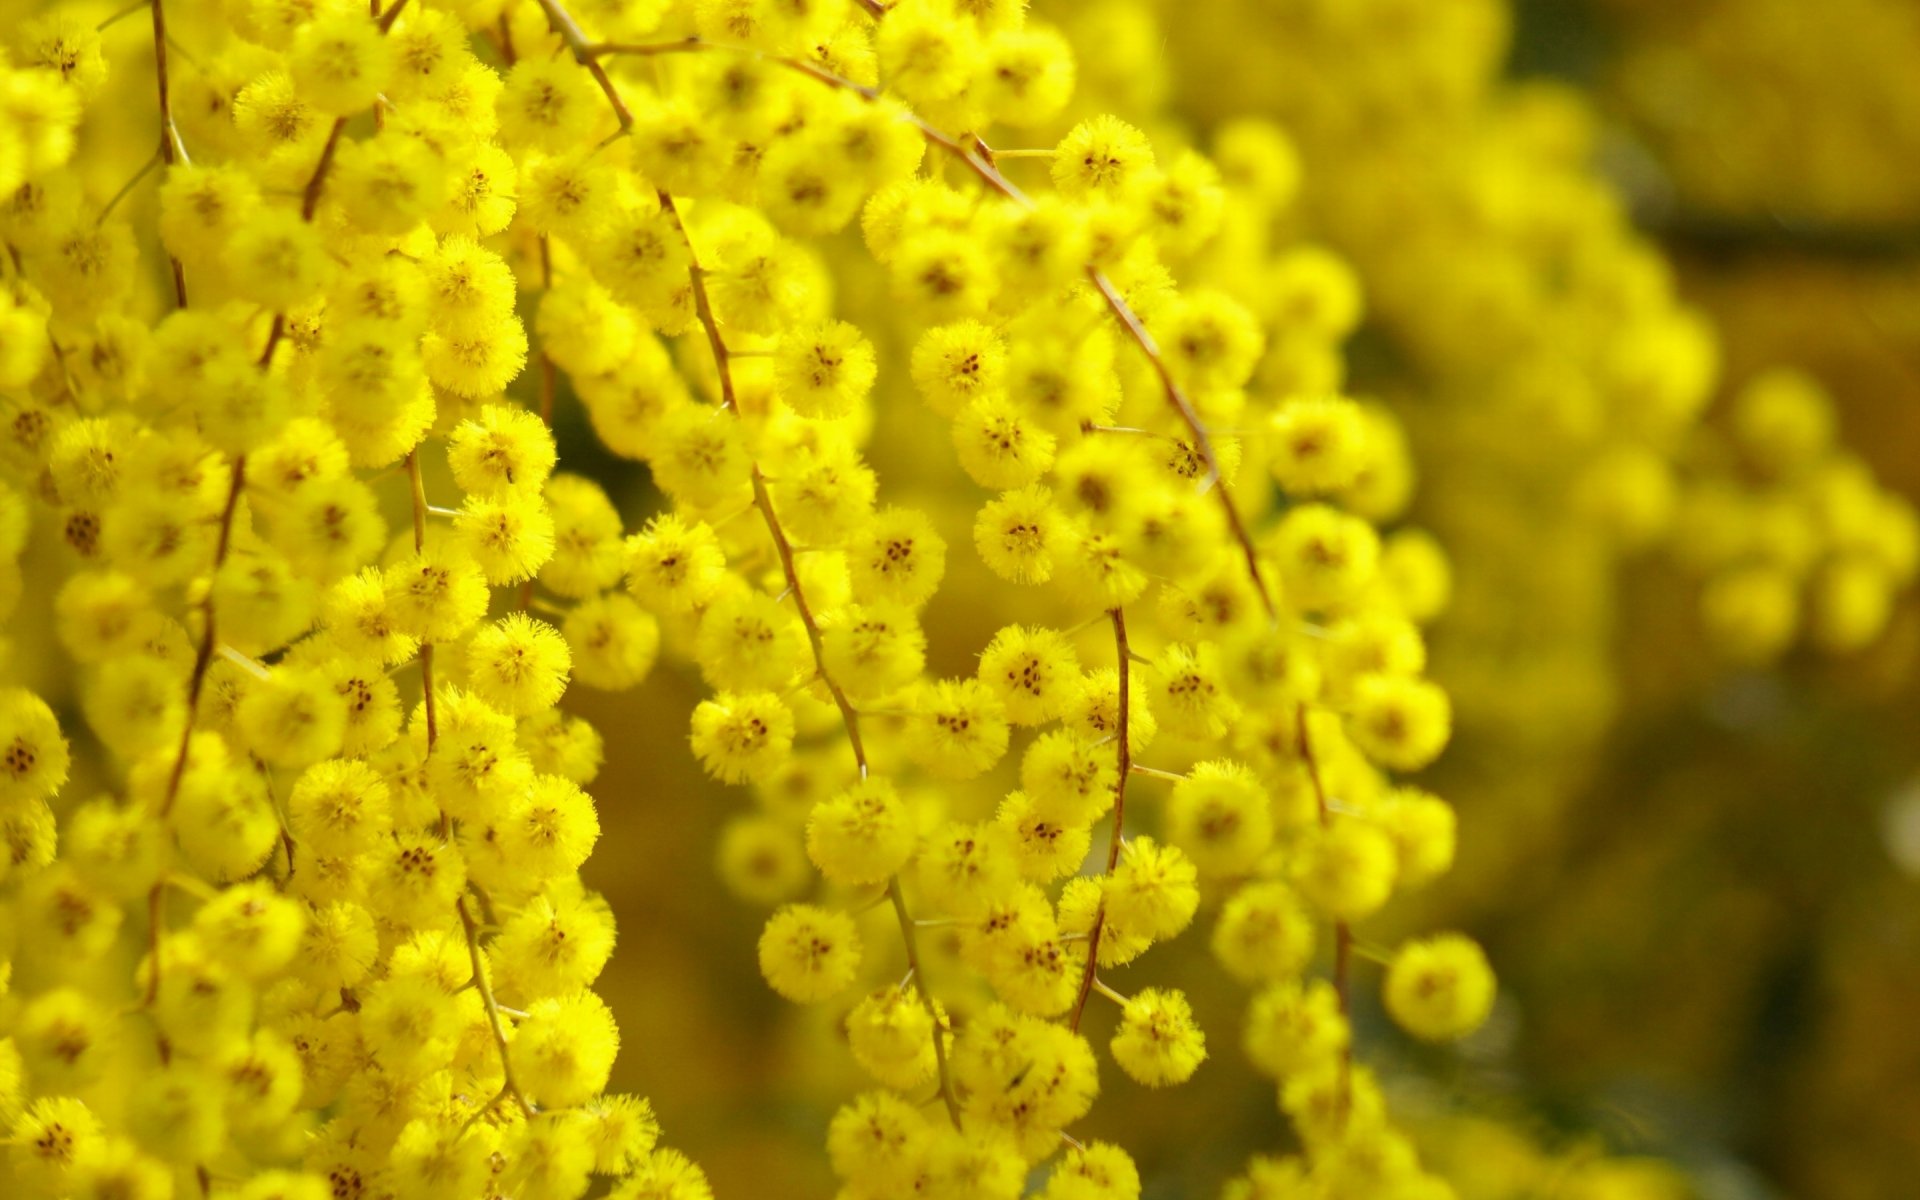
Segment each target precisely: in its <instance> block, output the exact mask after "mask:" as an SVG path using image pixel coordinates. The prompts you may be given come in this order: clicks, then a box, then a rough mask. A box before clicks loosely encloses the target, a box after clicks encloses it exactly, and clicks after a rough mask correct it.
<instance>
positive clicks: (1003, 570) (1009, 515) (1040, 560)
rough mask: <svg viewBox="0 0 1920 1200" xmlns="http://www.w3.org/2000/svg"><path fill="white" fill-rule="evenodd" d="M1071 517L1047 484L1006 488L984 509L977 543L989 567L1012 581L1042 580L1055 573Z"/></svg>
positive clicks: (975, 530)
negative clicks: (1048, 488)
mask: <svg viewBox="0 0 1920 1200" xmlns="http://www.w3.org/2000/svg"><path fill="white" fill-rule="evenodd" d="M1067 539H1068V522H1067V518H1066V516H1065V514H1063V513H1061V512H1060V510H1059V509H1058V508H1056V507H1055V506H1054V503H1053V493H1052V492H1050V491H1048V490H1047V489H1046V488H1044V487H1038V486H1035V487H1026V488H1021V489H1020V490H1018V491H1012V492H1006V493H1003V494H1002V495H1001V496H1000V497H998V498H997V499H994V500H989V501H987V503H986V504H985V505H983V506H982V507H981V509H980V515H979V516H978V517H977V518H976V519H975V521H974V525H973V544H974V547H975V549H977V550H978V551H979V552H980V561H982V562H984V563H985V564H986V565H987V569H988V570H990V571H992V572H993V573H994V574H995V575H998V576H999V577H1000V578H1002V579H1005V580H1007V581H1008V582H1010V583H1022V584H1039V583H1045V582H1046V581H1047V580H1048V579H1050V578H1052V577H1053V568H1054V559H1055V556H1056V555H1058V554H1059V553H1061V552H1063V551H1064V550H1065V549H1066V546H1067Z"/></svg>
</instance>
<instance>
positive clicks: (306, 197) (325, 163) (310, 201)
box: [300, 117, 347, 221]
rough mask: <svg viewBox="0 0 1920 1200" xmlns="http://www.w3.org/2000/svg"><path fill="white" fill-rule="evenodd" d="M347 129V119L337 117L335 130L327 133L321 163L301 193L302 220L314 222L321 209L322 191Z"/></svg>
mask: <svg viewBox="0 0 1920 1200" xmlns="http://www.w3.org/2000/svg"><path fill="white" fill-rule="evenodd" d="M346 128H347V119H346V118H345V117H335V118H334V119H333V128H332V129H329V130H328V131H327V144H326V145H324V146H322V147H320V161H318V162H316V163H315V164H314V165H313V174H312V175H311V176H309V177H308V178H307V186H306V190H304V191H302V192H301V193H300V219H301V220H303V221H311V220H313V214H314V211H315V210H316V209H318V208H319V207H320V189H321V187H322V186H324V185H325V183H326V181H327V172H328V170H330V169H331V168H332V167H333V156H334V154H335V153H336V152H337V151H338V150H339V149H340V135H341V133H343V132H344V131H345V130H346Z"/></svg>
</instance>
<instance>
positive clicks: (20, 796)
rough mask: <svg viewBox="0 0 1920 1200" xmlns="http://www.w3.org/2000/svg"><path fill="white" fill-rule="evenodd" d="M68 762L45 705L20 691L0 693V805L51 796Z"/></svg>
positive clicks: (56, 723) (64, 741) (55, 723)
mask: <svg viewBox="0 0 1920 1200" xmlns="http://www.w3.org/2000/svg"><path fill="white" fill-rule="evenodd" d="M70 761H71V756H70V753H69V751H68V749H67V739H66V738H65V737H63V736H61V733H60V722H59V721H58V720H56V719H55V718H54V715H53V710H52V709H50V708H48V707H47V703H46V701H44V700H42V699H40V697H38V696H36V695H34V694H33V693H32V692H29V691H27V690H26V689H24V688H6V689H4V690H0V802H5V803H14V802H17V801H22V800H40V799H44V798H46V797H48V796H51V795H53V794H54V793H55V792H56V791H58V790H59V789H60V785H61V784H63V783H65V782H66V781H67V768H68V765H69V763H70Z"/></svg>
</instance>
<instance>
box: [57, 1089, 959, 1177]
mask: <svg viewBox="0 0 1920 1200" xmlns="http://www.w3.org/2000/svg"><path fill="white" fill-rule="evenodd" d="M83 1111H84V1110H83ZM929 1138H930V1132H929V1129H928V1126H927V1121H926V1118H925V1117H923V1116H921V1115H920V1110H919V1109H918V1108H916V1107H915V1106H914V1105H913V1104H912V1103H911V1102H910V1101H908V1100H905V1099H903V1098H901V1097H900V1096H897V1095H895V1094H894V1093H892V1092H881V1091H874V1092H867V1093H866V1094H864V1095H862V1096H860V1097H858V1098H856V1099H854V1100H853V1101H851V1102H850V1103H848V1104H845V1105H843V1106H842V1107H841V1108H840V1110H839V1111H838V1112H836V1113H834V1115H833V1121H832V1122H831V1123H830V1124H829V1125H828V1127H827V1153H828V1155H829V1156H830V1158H831V1159H832V1162H833V1170H834V1174H836V1175H838V1176H840V1178H842V1179H845V1180H848V1181H849V1182H854V1183H857V1184H859V1185H860V1186H863V1187H889V1186H892V1187H899V1186H907V1185H908V1184H909V1182H910V1181H911V1180H912V1179H913V1177H914V1176H915V1175H916V1174H917V1173H918V1171H919V1168H920V1166H921V1164H922V1162H923V1161H924V1160H925V1157H926V1147H927V1142H928V1140H929Z"/></svg>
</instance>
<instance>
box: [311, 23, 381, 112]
mask: <svg viewBox="0 0 1920 1200" xmlns="http://www.w3.org/2000/svg"><path fill="white" fill-rule="evenodd" d="M287 67H288V71H289V73H290V74H291V75H292V76H293V83H294V86H295V87H296V88H297V89H298V90H299V93H300V96H301V98H302V99H304V100H306V101H307V102H308V103H310V104H312V105H314V106H315V107H316V108H319V109H321V110H322V111H324V112H329V113H333V114H335V115H338V116H346V115H347V114H349V113H355V112H359V111H360V110H361V109H365V108H370V107H372V105H373V100H374V97H375V96H377V95H379V93H380V90H381V89H382V88H384V87H385V86H386V85H387V78H388V76H389V75H390V74H391V73H392V71H393V47H392V46H391V45H390V44H389V43H388V42H387V39H386V37H385V36H384V35H383V34H382V32H381V30H380V28H379V26H377V25H376V24H375V23H374V20H373V18H372V17H370V16H368V15H367V14H366V13H365V12H356V11H353V10H351V9H344V10H336V11H333V12H327V13H323V14H321V15H320V16H317V17H315V18H314V19H313V20H312V21H310V22H308V23H307V24H305V25H302V26H301V27H300V29H299V30H298V32H296V33H295V34H294V36H293V48H292V50H291V52H290V53H289V54H288V56H287Z"/></svg>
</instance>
